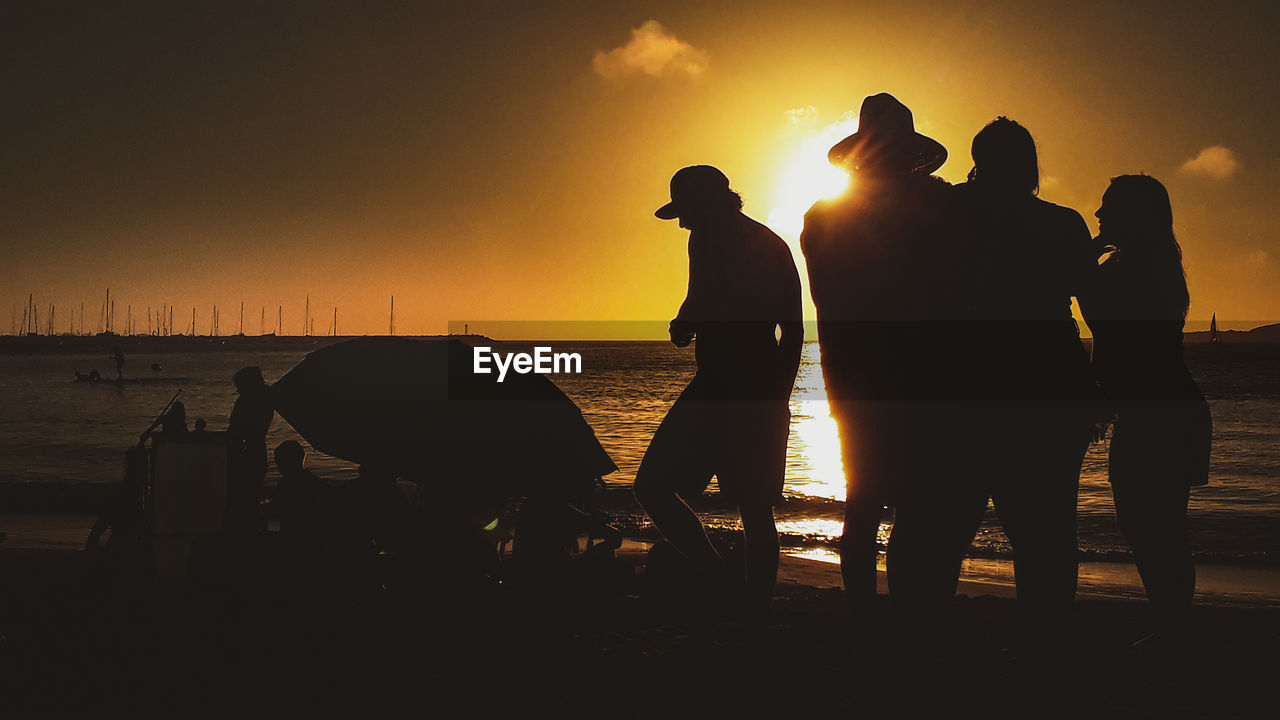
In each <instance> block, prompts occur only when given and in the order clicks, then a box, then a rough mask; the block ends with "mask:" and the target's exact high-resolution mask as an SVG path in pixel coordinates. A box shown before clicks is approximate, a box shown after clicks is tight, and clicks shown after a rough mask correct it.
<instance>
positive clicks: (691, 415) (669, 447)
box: [633, 380, 728, 583]
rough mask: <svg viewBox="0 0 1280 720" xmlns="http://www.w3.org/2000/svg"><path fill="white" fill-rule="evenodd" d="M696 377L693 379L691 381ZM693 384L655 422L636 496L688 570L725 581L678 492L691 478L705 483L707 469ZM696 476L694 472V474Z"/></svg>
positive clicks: (716, 558)
mask: <svg viewBox="0 0 1280 720" xmlns="http://www.w3.org/2000/svg"><path fill="white" fill-rule="evenodd" d="M695 382H696V380H695ZM691 390H694V385H693V383H690V386H689V388H686V389H685V392H684V393H683V394H682V395H681V396H680V398H679V399H678V400H676V402H675V404H674V405H672V406H671V410H669V411H668V412H667V416H666V417H665V418H664V419H663V421H662V424H661V425H659V426H658V430H657V432H655V433H654V435H653V439H652V440H651V441H650V442H649V448H648V449H647V450H645V454H644V459H643V460H641V461H640V469H639V470H638V471H637V472H636V479H635V483H634V486H633V487H634V491H635V496H636V500H637V501H638V502H639V503H640V506H641V507H642V508H644V511H645V513H647V514H648V516H649V519H650V520H652V521H653V524H654V525H655V526H656V527H657V528H658V530H659V532H661V533H662V536H663V537H665V538H666V539H667V541H668V542H670V543H671V544H672V545H673V546H674V547H675V548H676V549H677V550H679V551H680V553H681V554H682V555H684V556H685V558H687V559H688V560H689V562H690V563H691V564H692V565H693V567H694V569H695V570H696V571H697V572H698V573H699V574H700V575H701V576H702V577H704V578H706V579H707V580H708V581H711V582H713V583H720V582H725V581H727V572H728V571H727V568H726V567H725V563H724V560H723V558H721V557H720V553H719V552H717V551H716V549H715V546H714V545H712V544H711V538H709V537H708V536H707V531H706V529H705V528H703V526H702V522H701V521H700V520H699V519H698V516H697V515H696V514H695V513H694V512H693V509H692V508H690V507H689V505H688V503H686V502H685V501H684V500H683V499H682V498H681V497H680V495H679V492H680V491H681V490H685V489H686V488H688V487H690V486H692V485H693V484H695V483H694V481H695V480H696V481H699V482H702V483H704V485H705V483H706V482H709V481H710V479H711V471H710V468H709V467H708V466H707V463H706V462H705V458H706V457H708V452H709V448H707V447H704V445H705V444H706V442H707V435H706V433H705V432H702V431H703V430H704V429H705V424H706V422H705V418H704V417H702V416H703V415H705V414H706V413H704V412H702V408H700V407H699V406H700V404H701V401H699V400H698V399H697V397H696V391H694V392H691ZM695 476H696V477H695Z"/></svg>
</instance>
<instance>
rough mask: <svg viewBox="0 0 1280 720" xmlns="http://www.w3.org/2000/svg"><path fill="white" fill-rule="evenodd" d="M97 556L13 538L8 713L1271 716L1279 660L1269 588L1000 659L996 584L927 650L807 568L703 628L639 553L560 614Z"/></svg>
mask: <svg viewBox="0 0 1280 720" xmlns="http://www.w3.org/2000/svg"><path fill="white" fill-rule="evenodd" d="M99 560H105V558H103V557H102V556H101V555H100V554H93V555H90V554H82V553H74V552H60V551H51V552H39V551H19V550H12V549H7V548H3V549H0V577H3V578H4V579H5V584H4V586H3V589H2V594H0V635H3V636H4V637H5V638H6V639H7V642H5V643H3V644H0V697H2V698H3V704H4V708H5V711H6V717H39V716H58V715H69V714H75V715H90V714H92V715H93V716H95V717H104V716H106V717H115V716H117V715H119V714H122V713H133V714H135V716H150V715H155V714H161V713H163V714H164V715H166V716H173V717H181V716H186V715H190V714H192V713H193V710H192V709H193V708H199V710H200V711H202V712H209V711H211V710H212V711H234V712H235V713H237V715H238V716H243V715H246V714H247V715H249V716H253V717H256V716H260V715H264V714H268V713H280V714H281V716H282V717H301V716H304V714H313V713H320V716H322V717H330V716H333V715H335V714H338V713H342V714H349V715H350V716H352V717H366V716H371V715H373V714H375V713H379V712H385V711H389V710H394V711H398V714H404V712H405V711H406V710H411V711H414V712H418V713H429V714H430V715H431V716H432V717H436V716H439V717H477V716H479V717H513V718H514V717H521V718H523V717H529V718H540V717H566V718H569V717H609V718H652V717H663V718H668V717H670V718H684V717H704V718H705V717H742V718H781V717H799V716H814V717H818V716H824V715H825V716H828V717H868V718H874V717H970V716H974V717H984V718H1026V717H1068V718H1073V719H1079V718H1103V719H1108V720H1109V719H1111V718H1117V719H1118V718H1126V719H1131V718H1134V717H1161V718H1166V717H1172V718H1177V717H1212V718H1217V717H1231V718H1270V717H1272V716H1273V715H1274V697H1273V687H1274V678H1275V676H1276V674H1277V672H1280V661H1278V660H1277V657H1276V655H1275V653H1274V652H1273V649H1274V647H1275V646H1276V643H1277V642H1280V613H1277V612H1276V611H1274V610H1269V609H1247V608H1223V607H1202V608H1196V609H1195V612H1196V613H1197V615H1198V616H1199V617H1200V619H1201V620H1202V621H1203V622H1204V623H1205V624H1206V626H1209V627H1212V628H1213V629H1214V633H1213V634H1212V636H1211V637H1210V640H1209V642H1208V644H1207V645H1206V647H1205V655H1204V656H1203V657H1204V658H1209V659H1211V661H1208V660H1206V661H1203V662H1193V663H1178V664H1155V663H1147V662H1146V661H1145V659H1135V658H1132V657H1129V656H1127V654H1126V653H1125V645H1124V644H1123V643H1121V642H1118V638H1119V637H1122V636H1123V635H1125V634H1126V631H1128V630H1129V629H1131V628H1137V627H1138V626H1139V625H1140V624H1141V611H1142V607H1141V606H1140V605H1139V604H1137V603H1133V602H1125V601H1096V600H1088V599H1086V600H1082V601H1081V602H1080V603H1078V605H1077V614H1078V620H1079V623H1078V625H1079V627H1080V632H1079V636H1078V638H1077V639H1078V642H1079V643H1080V645H1081V646H1082V647H1087V648H1088V649H1089V651H1090V658H1089V661H1088V662H1087V663H1082V664H1081V665H1080V666H1079V667H1078V668H1074V669H1068V670H1066V671H1064V673H1063V674H1060V675H1055V676H1053V677H1052V678H1046V677H1039V676H1037V675H1035V674H1033V673H1026V672H1024V671H1023V669H1022V668H1021V666H1019V665H1018V664H1016V663H1015V664H1009V663H1004V662H1001V661H1000V656H999V650H1000V648H1002V647H1004V646H1005V645H1007V644H1008V642H1009V639H1010V638H1011V636H1012V635H1013V632H1014V630H1013V628H1014V625H1015V623H1014V602H1013V601H1012V600H1006V599H1000V598H995V597H991V596H984V597H977V598H973V599H964V598H961V599H960V600H958V601H957V603H956V611H957V612H956V614H957V618H958V621H959V625H960V627H961V629H962V632H963V633H965V640H966V642H965V648H966V649H965V651H964V652H963V653H959V654H958V655H957V656H956V657H954V658H950V659H944V660H942V661H940V662H939V663H936V664H927V663H921V662H920V658H918V657H913V656H911V655H909V654H904V653H902V652H900V651H899V650H900V645H899V644H895V643H892V642H890V641H889V640H890V638H889V637H887V636H886V635H885V634H883V633H877V634H876V635H874V636H873V638H872V639H873V640H874V642H875V644H872V645H868V646H867V647H865V648H859V649H858V650H857V651H855V652H850V649H849V647H848V645H847V642H846V641H845V639H843V638H842V637H840V635H839V634H838V633H834V632H832V628H833V627H835V626H837V625H838V624H839V623H840V621H841V618H842V617H843V616H844V615H845V614H846V613H847V610H846V609H845V601H844V594H843V593H842V592H840V591H839V590H836V589H833V588H819V587H813V586H807V585H799V584H795V583H793V582H782V583H780V584H779V586H778V590H777V598H776V600H775V605H774V608H773V616H774V621H775V623H776V624H775V625H774V626H773V627H771V629H770V630H769V632H768V634H767V635H766V636H765V637H764V638H760V637H758V636H757V637H755V638H753V639H748V638H745V637H744V636H743V634H742V633H741V632H736V633H734V632H720V630H721V629H720V628H717V629H716V632H715V633H714V634H711V635H710V637H708V636H706V635H705V634H704V635H699V634H698V633H697V632H695V628H694V627H693V626H692V624H691V623H689V622H688V620H687V618H683V619H682V618H681V617H677V616H676V615H675V614H673V613H671V612H668V611H667V610H666V609H665V607H664V606H662V605H660V604H656V603H654V602H652V601H650V599H649V593H648V588H647V587H646V575H647V573H637V572H636V567H635V561H636V560H635V558H632V557H629V556H623V558H622V559H621V561H620V563H619V567H618V568H617V582H618V587H617V590H616V592H613V593H610V594H609V595H607V596H604V597H599V596H597V597H595V598H593V601H592V602H590V603H578V604H575V605H571V606H569V607H568V608H567V611H566V612H563V613H560V614H557V615H552V614H547V613H546V612H545V608H538V609H537V611H536V612H535V611H532V610H531V609H530V608H529V607H527V606H526V605H525V603H524V598H523V597H521V596H513V595H510V594H507V593H505V592H503V588H501V587H497V588H493V587H490V588H488V589H487V590H486V591H485V592H476V591H475V590H473V589H469V588H468V587H467V586H465V585H461V584H458V583H456V582H454V581H451V580H448V579H446V578H437V579H436V582H435V583H434V584H433V585H432V586H431V591H432V592H431V593H407V592H403V591H398V590H396V589H392V590H390V591H383V592H378V593H374V594H366V595H362V596H359V597H358V598H357V599H356V600H355V601H352V600H350V599H349V598H348V595H347V594H343V593H339V592H314V593H310V594H301V593H296V592H294V591H293V590H292V589H290V588H288V587H287V586H282V585H281V584H280V583H279V582H278V580H277V578H276V577H273V575H274V574H265V573H264V574H263V576H262V578H261V579H260V580H258V581H256V582H251V583H242V584H239V585H236V584H225V583H224V584H214V583H208V582H197V581H192V580H188V581H174V582H170V583H156V582H154V581H146V582H139V583H130V582H127V581H126V580H125V579H123V578H112V577H110V576H108V575H106V574H104V573H102V572H100V570H101V569H102V568H100V567H98V565H97V562H95V561H99ZM793 562H795V561H794V560H792V559H790V558H786V559H784V560H783V572H784V573H786V572H787V568H789V567H790V566H791V563H793ZM904 667H906V668H910V669H911V672H910V673H903V672H901V669H902V668H904ZM1047 683H1051V684H1053V686H1054V688H1056V690H1054V691H1052V692H1046V691H1045V685H1046V684H1047ZM993 687H998V688H1000V689H999V691H998V693H997V694H996V695H990V693H988V694H985V695H984V692H985V690H984V689H988V688H993ZM1063 687H1068V688H1070V691H1069V692H1064V691H1063V690H1062V688H1063ZM655 688H661V689H662V691H661V692H655V691H653V689H655ZM709 688H714V689H729V688H731V689H732V690H733V692H708V689H709ZM1135 708H1142V709H1143V711H1137V710H1135ZM353 711H354V712H353ZM1144 713H1145V714H1144ZM139 714H141V715H139Z"/></svg>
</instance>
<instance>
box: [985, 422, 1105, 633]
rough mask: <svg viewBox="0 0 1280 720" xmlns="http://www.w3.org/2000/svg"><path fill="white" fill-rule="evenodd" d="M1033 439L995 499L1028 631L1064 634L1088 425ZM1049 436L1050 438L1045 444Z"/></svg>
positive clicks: (1000, 481)
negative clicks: (1007, 541)
mask: <svg viewBox="0 0 1280 720" xmlns="http://www.w3.org/2000/svg"><path fill="white" fill-rule="evenodd" d="M1048 427H1049V430H1050V431H1052V432H1056V435H1057V437H1050V438H1043V437H1030V438H1028V441H1027V442H1026V443H1025V444H1024V445H1023V447H1024V448H1025V449H1026V452H1022V453H1017V454H1016V455H1015V459H1014V464H1013V465H1012V466H1011V467H1010V469H1009V472H1007V473H1002V474H1001V476H1000V477H998V479H997V481H996V484H995V489H994V491H993V493H992V499H993V500H994V503H995V508H996V512H997V514H998V515H999V516H1000V521H1001V523H1002V524H1003V525H1004V529H1005V533H1006V534H1007V535H1008V537H1009V543H1010V544H1011V545H1012V546H1013V564H1014V583H1015V585H1016V587H1017V594H1018V610H1019V614H1020V615H1021V616H1022V618H1023V620H1024V623H1025V630H1027V631H1029V632H1030V633H1032V635H1033V636H1044V635H1045V634H1048V633H1055V632H1066V631H1067V630H1068V624H1067V620H1068V618H1069V617H1070V614H1071V606H1072V604H1073V602H1074V600H1075V594H1076V582H1077V574H1078V557H1077V556H1078V546H1077V542H1076V503H1077V496H1078V491H1079V482H1080V464H1081V462H1082V461H1083V458H1084V452H1085V450H1086V449H1087V448H1088V436H1087V431H1086V430H1085V429H1080V430H1078V431H1077V429H1076V428H1068V430H1067V431H1063V430H1061V429H1057V430H1056V431H1055V430H1054V428H1053V426H1052V425H1049V426H1048ZM1046 440H1047V442H1046Z"/></svg>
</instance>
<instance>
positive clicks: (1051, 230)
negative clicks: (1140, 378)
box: [939, 117, 1098, 646]
mask: <svg viewBox="0 0 1280 720" xmlns="http://www.w3.org/2000/svg"><path fill="white" fill-rule="evenodd" d="M972 153H973V163H974V166H973V170H972V171H971V172H970V174H969V182H967V183H965V184H963V185H959V186H957V187H956V189H955V194H956V197H957V203H958V211H959V217H960V218H961V223H960V233H959V238H960V241H961V244H962V245H963V246H964V247H966V248H967V249H968V252H969V253H970V254H971V257H972V258H974V260H973V262H972V263H971V267H970V271H969V274H970V281H969V282H970V287H969V288H968V291H967V292H966V296H965V302H966V305H967V306H968V309H969V317H970V323H971V325H970V327H971V331H970V333H969V336H970V337H972V338H981V342H980V343H978V347H977V348H976V349H974V350H973V351H972V352H971V353H970V354H969V357H970V359H971V361H972V363H973V368H972V369H971V371H970V372H968V373H966V375H967V376H968V379H969V382H970V386H969V387H968V388H967V391H968V392H969V393H971V400H970V401H969V402H968V403H967V407H966V414H965V418H966V421H965V422H964V423H963V428H964V430H963V431H962V432H967V433H969V434H968V437H966V438H965V442H966V444H968V445H969V446H970V447H974V448H978V447H981V446H982V445H983V444H984V443H986V442H989V438H990V433H991V432H992V431H993V430H994V431H995V432H996V433H997V434H998V437H999V440H1000V450H999V452H997V453H990V452H982V453H981V454H980V455H978V454H976V453H975V454H972V455H970V456H969V457H970V458H971V459H972V460H977V461H978V462H973V463H970V464H969V465H967V466H966V473H965V477H964V482H963V483H960V484H958V485H957V486H956V487H957V489H958V490H959V491H960V493H959V494H960V495H966V494H967V497H962V498H958V499H957V502H956V505H955V507H956V510H955V511H954V512H952V513H949V514H947V515H945V516H944V517H942V518H940V519H939V521H940V522H942V523H946V524H949V525H952V526H954V523H955V522H957V521H958V522H960V523H961V525H960V530H961V531H960V534H959V536H958V537H957V539H958V540H959V545H958V546H957V547H956V548H955V554H954V555H953V557H952V560H951V562H952V565H951V578H952V583H953V585H954V579H955V578H958V576H959V573H960V563H961V561H962V560H963V555H964V549H965V548H967V547H968V545H969V543H970V541H971V540H972V539H973V536H974V533H975V532H976V531H977V528H978V524H979V523H980V522H981V520H982V515H983V513H984V512H985V510H986V507H987V501H988V498H990V499H991V501H992V502H993V504H994V506H995V510H996V513H997V514H998V515H999V517H1000V522H1001V524H1002V525H1003V526H1004V530H1005V533H1006V534H1007V535H1008V537H1009V541H1010V543H1011V544H1012V546H1013V552H1014V568H1015V573H1016V582H1017V589H1018V603H1019V606H1020V608H1021V610H1022V612H1023V615H1024V617H1025V619H1026V621H1027V625H1026V629H1027V631H1028V633H1029V636H1028V638H1027V640H1028V642H1029V643H1030V644H1031V645H1032V646H1036V645H1041V646H1047V645H1053V644H1056V642H1049V637H1048V636H1049V635H1056V636H1058V637H1057V642H1061V641H1062V640H1063V639H1065V637H1066V636H1067V635H1069V633H1070V630H1069V628H1070V624H1069V622H1068V620H1069V618H1070V613H1071V603H1072V602H1073V601H1074V599H1075V593H1076V565H1077V559H1076V554H1077V545H1076V498H1077V492H1078V486H1079V482H1080V465H1081V463H1082V462H1083V460H1084V454H1085V451H1086V450H1087V449H1088V446H1089V441H1090V439H1091V437H1092V435H1093V428H1094V421H1095V420H1096V419H1097V407H1098V403H1097V397H1096V395H1097V392H1096V389H1095V386H1094V382H1093V379H1092V377H1091V375H1090V372H1089V357H1088V353H1087V352H1086V351H1085V349H1084V345H1083V344H1082V343H1081V341H1080V335H1079V331H1078V329H1077V327H1076V323H1075V320H1074V319H1073V318H1072V316H1071V298H1072V297H1073V296H1079V295H1080V294H1081V292H1082V290H1083V289H1084V288H1085V286H1086V285H1087V284H1088V283H1089V282H1090V280H1091V277H1092V273H1093V270H1094V269H1095V268H1096V267H1097V262H1096V258H1097V253H1096V252H1095V250H1094V247H1095V246H1094V243H1093V239H1092V238H1091V237H1090V234H1089V229H1088V226H1087V225H1085V222H1084V218H1082V217H1080V214H1079V213H1077V212H1076V211H1074V210H1071V209H1069V208H1065V207H1061V206H1059V205H1054V204H1053V203H1050V202H1046V201H1044V200H1042V199H1040V198H1039V197H1037V196H1036V194H1037V193H1038V191H1039V187H1040V173H1039V162H1038V160H1037V155H1036V145H1035V141H1034V140H1033V139H1032V137H1031V133H1030V132H1028V131H1027V130H1026V128H1024V127H1023V126H1022V125H1020V124H1018V123H1017V122H1014V121H1013V120H1010V119H1008V118H1005V117H1000V118H997V119H996V120H994V121H992V122H991V123H990V124H988V125H987V126H986V127H984V128H983V129H982V131H981V132H979V133H978V134H977V136H975V137H974V139H973V148H972Z"/></svg>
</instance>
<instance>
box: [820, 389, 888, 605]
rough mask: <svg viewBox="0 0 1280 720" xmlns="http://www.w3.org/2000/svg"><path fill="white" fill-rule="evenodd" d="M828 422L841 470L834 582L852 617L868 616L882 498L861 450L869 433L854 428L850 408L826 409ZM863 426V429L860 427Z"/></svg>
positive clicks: (870, 461) (873, 594)
mask: <svg viewBox="0 0 1280 720" xmlns="http://www.w3.org/2000/svg"><path fill="white" fill-rule="evenodd" d="M832 410H833V412H832V417H833V418H834V419H835V421H836V427H837V428H838V430H839V433H840V455H841V460H842V462H843V465H844V477H845V491H846V492H845V503H844V531H843V532H842V533H841V535H840V576H841V578H842V580H843V582H844V591H845V597H846V599H847V600H848V602H849V607H850V609H852V610H853V611H854V612H855V613H857V614H859V615H862V614H869V613H871V612H872V611H873V610H874V608H875V600H876V580H877V575H878V570H877V568H876V560H877V559H878V557H879V554H880V544H879V537H880V516H881V514H882V513H883V512H884V506H885V500H886V498H885V496H884V493H883V492H882V489H881V487H880V483H882V482H883V480H884V479H883V478H881V477H877V473H878V472H879V471H878V469H877V468H876V467H875V461H874V459H873V458H875V457H876V454H875V453H873V452H870V451H868V448H867V446H870V445H874V444H875V441H874V440H873V439H872V438H870V437H865V435H869V434H870V433H869V429H868V428H866V427H860V423H859V418H858V416H857V415H856V414H855V413H854V412H853V408H852V404H836V403H833V404H832ZM864 424H865V423H864Z"/></svg>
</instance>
